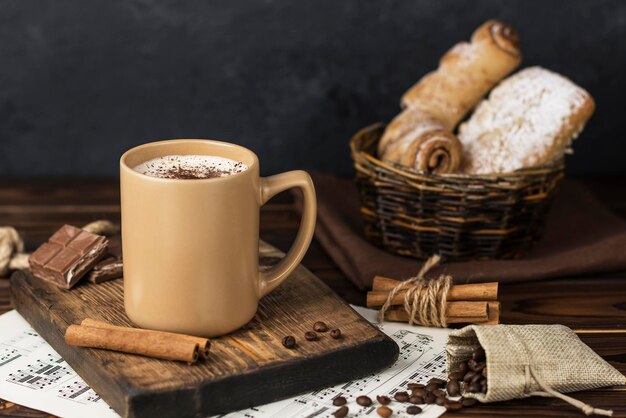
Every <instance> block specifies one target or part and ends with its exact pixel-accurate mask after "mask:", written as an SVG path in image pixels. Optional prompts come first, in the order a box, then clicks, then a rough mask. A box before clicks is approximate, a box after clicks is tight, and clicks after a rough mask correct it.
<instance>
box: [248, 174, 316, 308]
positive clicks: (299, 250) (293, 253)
mask: <svg viewBox="0 0 626 418" xmlns="http://www.w3.org/2000/svg"><path fill="white" fill-rule="evenodd" d="M292 187H299V188H300V190H302V194H303V195H304V205H303V210H302V219H301V220H300V228H299V229H298V235H297V236H296V240H295V241H294V243H293V245H292V246H291V248H290V249H289V252H287V255H285V257H284V258H283V259H282V260H281V261H280V262H278V264H276V265H275V266H274V267H272V268H271V269H270V270H268V271H265V272H260V273H259V295H260V296H259V297H260V298H262V297H263V296H265V295H267V294H268V293H269V292H271V291H272V290H274V289H275V288H276V286H278V285H279V284H281V283H282V282H283V281H284V280H285V279H286V278H287V277H288V276H289V274H291V272H292V271H293V270H294V269H295V268H296V267H297V266H298V264H299V263H300V261H302V257H304V254H305V253H306V251H307V249H308V248H309V244H310V243H311V239H313V232H314V231H315V217H316V213H317V203H316V200H315V188H314V187H313V181H312V180H311V176H309V173H307V172H306V171H302V170H294V171H288V172H286V173H281V174H276V175H274V176H269V177H264V178H261V205H264V204H265V203H266V202H267V201H268V200H270V199H271V198H272V197H274V196H275V195H277V194H278V193H280V192H282V191H285V190H287V189H290V188H292Z"/></svg>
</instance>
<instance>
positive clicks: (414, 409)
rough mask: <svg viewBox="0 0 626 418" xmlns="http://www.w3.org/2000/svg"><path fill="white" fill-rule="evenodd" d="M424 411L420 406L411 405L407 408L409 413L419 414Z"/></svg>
mask: <svg viewBox="0 0 626 418" xmlns="http://www.w3.org/2000/svg"><path fill="white" fill-rule="evenodd" d="M421 412H422V408H420V407H419V406H415V405H411V406H409V407H408V408H407V409H406V413H407V414H409V415H417V414H419V413H421Z"/></svg>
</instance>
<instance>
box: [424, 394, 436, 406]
mask: <svg viewBox="0 0 626 418" xmlns="http://www.w3.org/2000/svg"><path fill="white" fill-rule="evenodd" d="M435 400H436V399H435V395H433V394H432V393H430V392H428V393H427V394H426V397H425V398H424V403H427V404H429V405H430V404H433V403H435Z"/></svg>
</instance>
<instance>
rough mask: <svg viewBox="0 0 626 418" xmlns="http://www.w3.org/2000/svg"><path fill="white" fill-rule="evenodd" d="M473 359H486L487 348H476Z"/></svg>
mask: <svg viewBox="0 0 626 418" xmlns="http://www.w3.org/2000/svg"><path fill="white" fill-rule="evenodd" d="M472 360H475V361H478V362H480V361H484V360H485V350H483V349H482V347H478V348H477V349H476V350H474V352H473V353H472Z"/></svg>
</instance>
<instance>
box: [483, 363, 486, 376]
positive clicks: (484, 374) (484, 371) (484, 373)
mask: <svg viewBox="0 0 626 418" xmlns="http://www.w3.org/2000/svg"><path fill="white" fill-rule="evenodd" d="M483 376H485V377H487V365H485V368H484V369H483Z"/></svg>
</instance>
